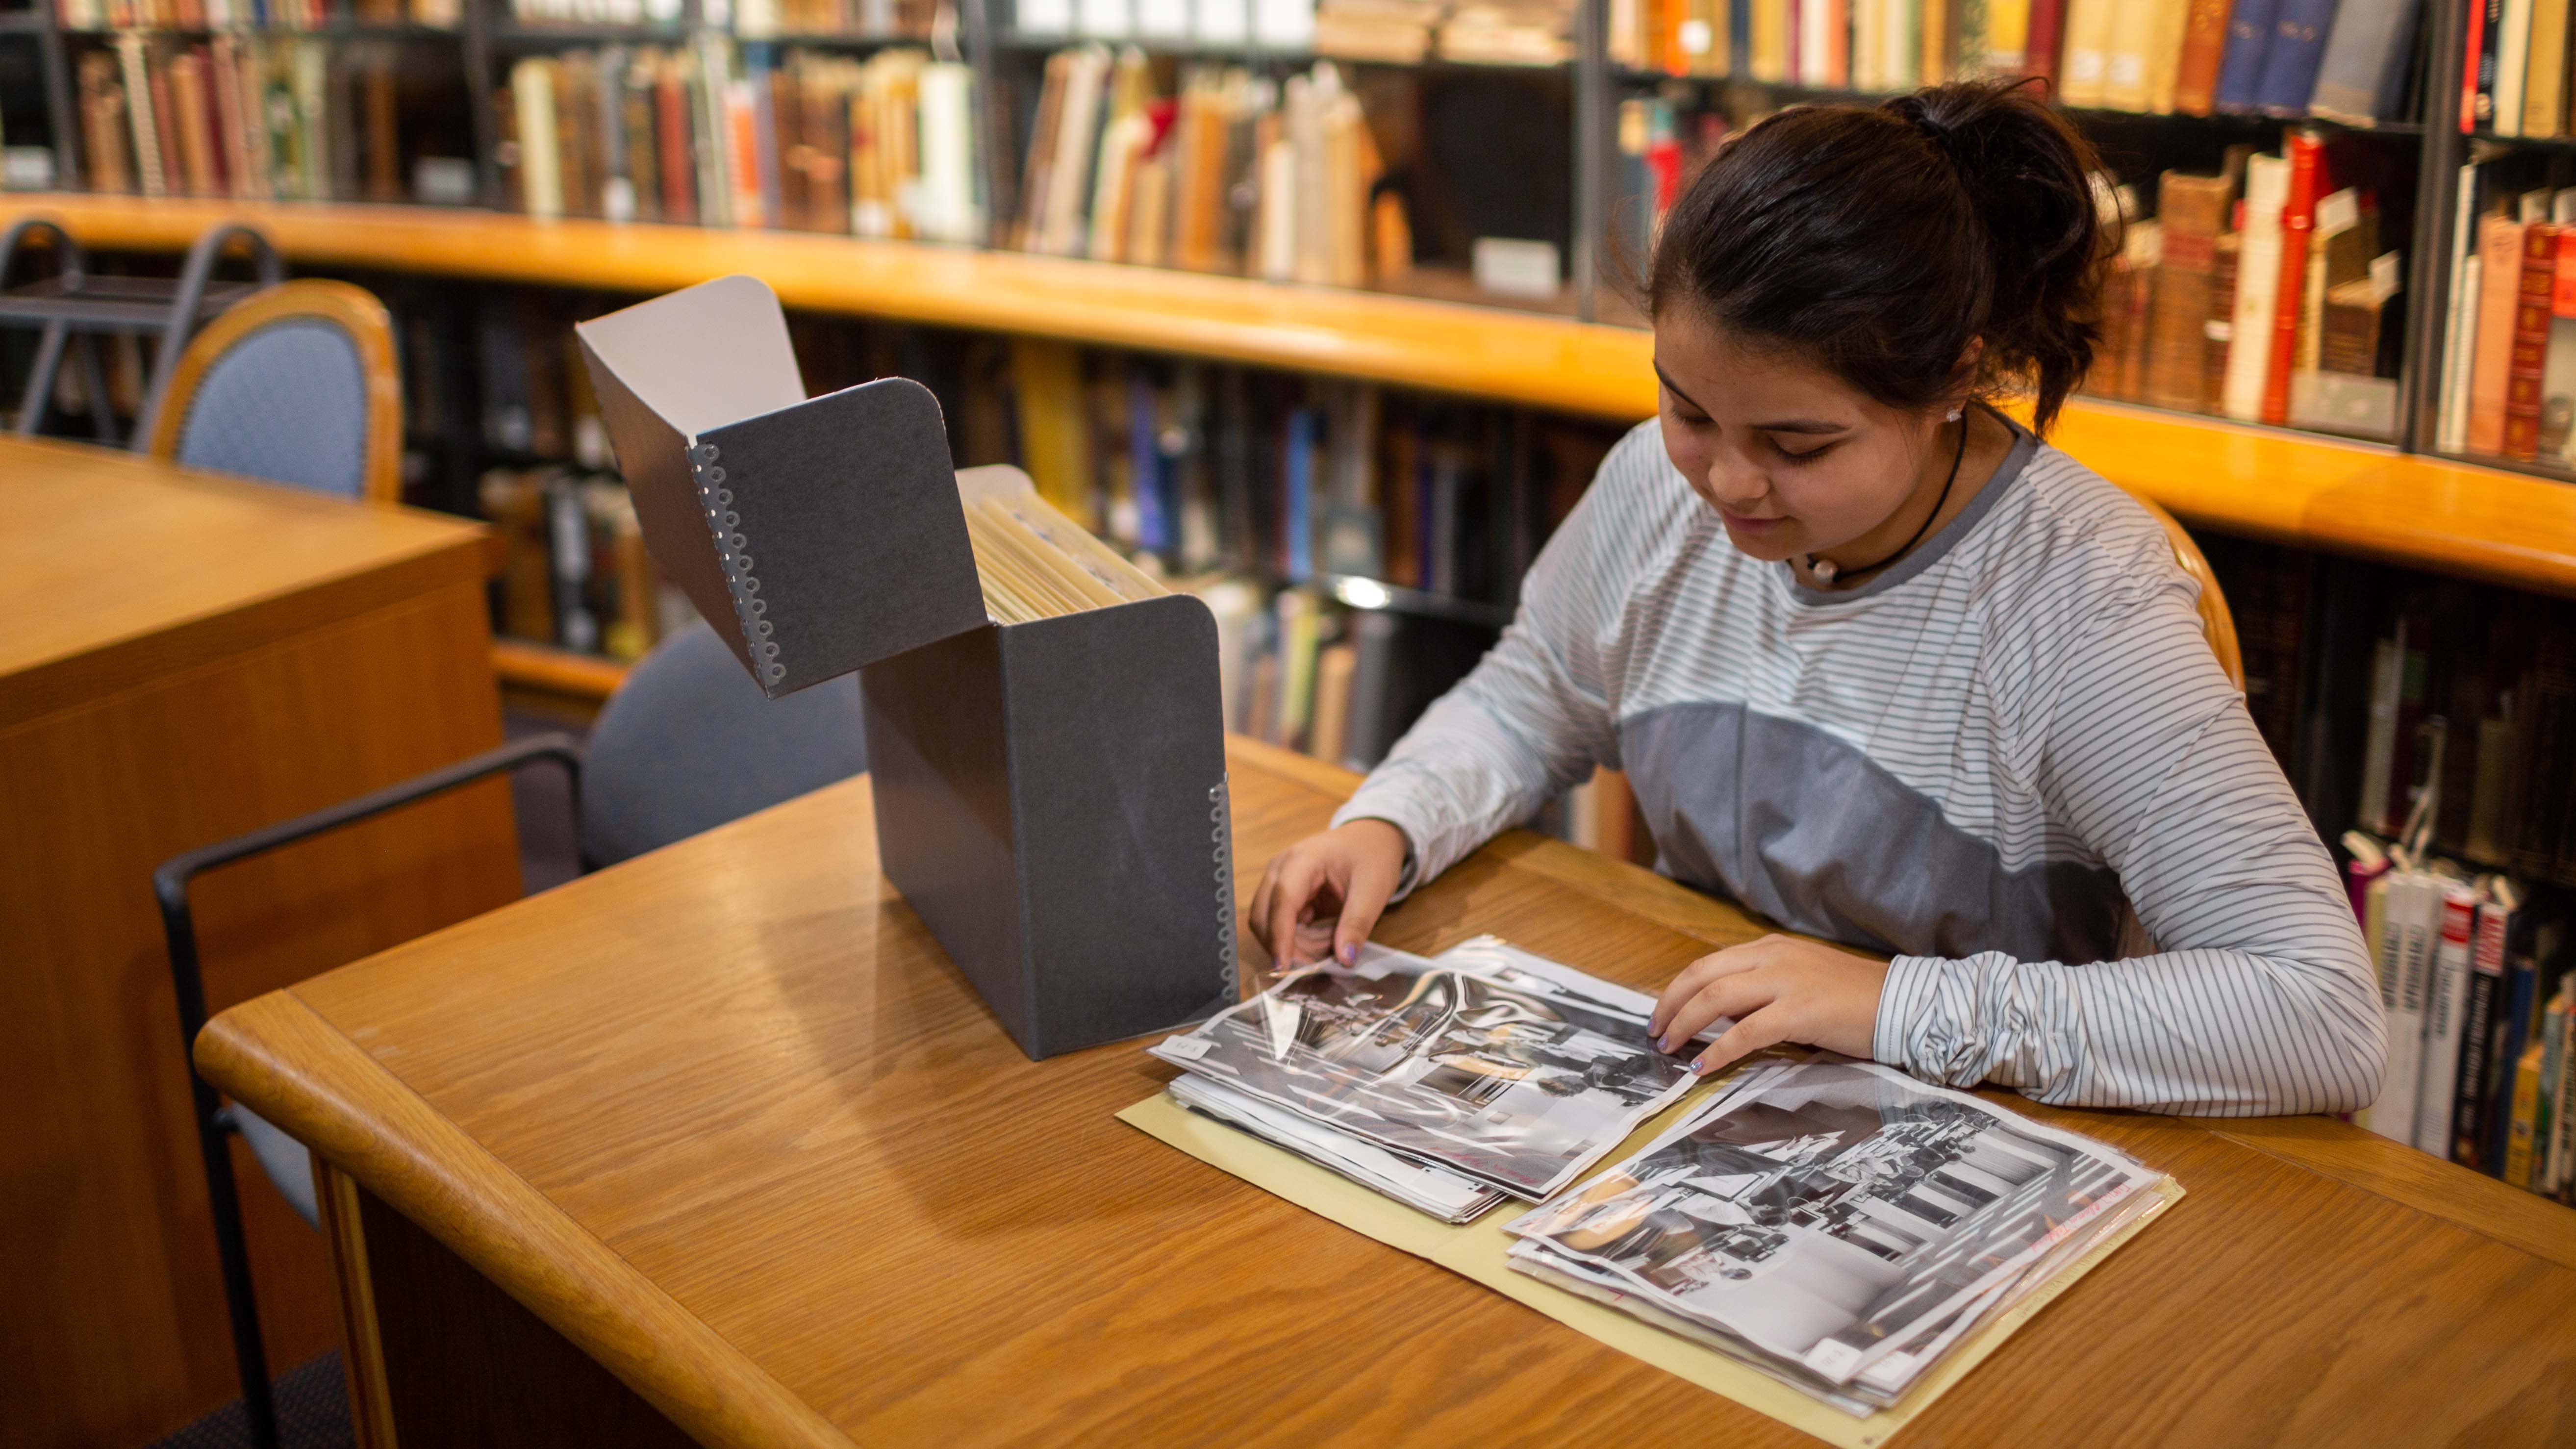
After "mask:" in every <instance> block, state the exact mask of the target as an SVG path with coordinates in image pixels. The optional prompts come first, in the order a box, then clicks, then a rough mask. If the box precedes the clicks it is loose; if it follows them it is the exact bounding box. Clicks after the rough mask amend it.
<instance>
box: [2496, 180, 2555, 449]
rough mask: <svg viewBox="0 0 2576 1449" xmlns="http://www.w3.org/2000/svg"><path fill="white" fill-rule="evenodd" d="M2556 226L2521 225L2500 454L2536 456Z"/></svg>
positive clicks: (2552, 287)
mask: <svg viewBox="0 0 2576 1449" xmlns="http://www.w3.org/2000/svg"><path fill="white" fill-rule="evenodd" d="M2559 231H2560V228H2558V227H2554V226H2547V225H2543V224H2541V223H2537V222H2535V223H2533V224H2532V225H2530V226H2527V227H2525V228H2523V245H2522V274H2521V279H2520V282H2519V284H2518V285H2517V287H2516V289H2515V290H2516V293H2517V298H2516V301H2515V304H2514V311H2513V351H2512V354H2511V357H2510V360H2509V366H2508V371H2507V373H2506V375H2505V395H2504V455H2505V456H2506V457H2508V458H2514V459H2519V460H2521V461H2523V462H2529V461H2531V460H2532V459H2534V458H2536V457H2538V456H2539V454H2540V385H2541V379H2542V377H2543V375H2544V374H2545V373H2546V372H2547V370H2548V366H2549V322H2550V309H2551V302H2552V293H2553V290H2554V281H2555V277H2556V273H2557V266H2558V235H2559Z"/></svg>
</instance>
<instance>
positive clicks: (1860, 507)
mask: <svg viewBox="0 0 2576 1449" xmlns="http://www.w3.org/2000/svg"><path fill="white" fill-rule="evenodd" d="M1655 374H1656V378H1657V380H1658V382H1659V384H1660V386H1659V387H1658V388H1657V392H1658V394H1659V395H1660V401H1659V403H1658V406H1657V414H1658V418H1659V421H1660V422H1661V423H1662V425H1663V430H1664V451H1665V452H1666V453H1667V454H1669V455H1670V456H1671V458H1672V460H1673V466H1674V467H1676V468H1679V469H1680V470H1681V471H1682V476H1683V477H1685V478H1688V479H1689V480H1690V484H1691V488H1692V489H1693V490H1694V491H1696V492H1697V493H1698V494H1699V496H1700V497H1701V498H1703V499H1705V500H1707V502H1708V505H1709V506H1710V507H1711V508H1714V509H1716V510H1717V513H1718V516H1719V517H1720V518H1721V519H1723V520H1724V521H1725V523H1726V536H1727V538H1728V539H1729V540H1731V541H1732V542H1733V543H1734V544H1735V546H1736V547H1737V548H1738V549H1740V550H1742V551H1743V552H1745V553H1747V554H1750V555H1751V556H1753V557H1755V558H1758V559H1763V560H1766V561H1771V560H1779V559H1786V558H1793V557H1796V556H1799V555H1802V554H1810V555H1812V554H1828V553H1830V552H1831V551H1832V550H1834V549H1836V548H1838V547H1840V546H1842V545H1844V544H1848V543H1851V542H1853V541H1854V540H1858V539H1862V538H1863V537H1864V536H1865V535H1867V534H1869V533H1870V532H1871V531H1872V530H1874V529H1877V528H1878V527H1879V526H1880V525H1882V524H1884V523H1886V522H1887V521H1888V520H1889V518H1890V517H1891V516H1892V515H1893V514H1894V513H1895V512H1896V510H1897V509H1898V507H1899V506H1900V505H1902V504H1903V503H1904V502H1905V500H1906V498H1907V497H1908V496H1909V495H1911V494H1912V493H1913V492H1914V490H1915V487H1916V484H1917V480H1918V478H1919V477H1920V476H1921V473H1922V469H1923V458H1924V453H1925V450H1926V447H1927V445H1928V444H1929V442H1930V440H1931V437H1932V432H1933V429H1934V428H1935V427H1936V426H1937V425H1938V421H1939V417H1940V415H1939V414H1938V413H1934V414H1930V415H1916V414H1911V413H1906V412H1901V411H1898V410H1897V409H1894V408H1890V407H1886V406H1884V405H1882V404H1880V403H1877V402H1874V401H1872V400H1871V399H1869V398H1867V397H1865V396H1863V395H1861V394H1860V393H1858V392H1855V391H1853V390H1852V389H1851V387H1850V386H1849V385H1847V384H1845V383H1844V382H1843V381H1842V380H1841V379H1839V378H1836V377H1834V376H1833V375H1832V374H1830V373H1827V372H1823V371H1821V370H1819V369H1817V368H1815V367H1813V366H1810V365H1809V364H1807V363H1805V362H1802V361H1799V360H1797V359H1796V358H1794V357H1792V356H1790V355H1789V354H1786V353H1782V352H1778V351H1774V350H1770V349H1764V348H1759V347H1745V346H1741V345H1739V344H1737V343H1736V342H1735V341H1734V340H1733V339H1732V338H1730V337H1729V336H1728V335H1727V334H1726V333H1725V332H1724V331H1722V330H1721V329H1719V328H1718V327H1717V326H1716V324H1714V323H1712V322H1710V321H1708V320H1707V319H1706V318H1704V317H1702V316H1700V315H1698V314H1697V312H1696V310H1695V309H1692V308H1687V307H1677V308H1674V309H1672V310H1671V313H1670V315H1668V316H1666V317H1663V318H1659V319H1657V321H1656V323H1655ZM1890 546H1891V547H1893V546H1896V545H1895V544H1894V543H1891V544H1890ZM1842 562H1844V563H1846V564H1847V565H1848V564H1851V563H1855V562H1858V560H1842Z"/></svg>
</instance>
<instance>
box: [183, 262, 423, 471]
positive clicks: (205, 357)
mask: <svg viewBox="0 0 2576 1449" xmlns="http://www.w3.org/2000/svg"><path fill="white" fill-rule="evenodd" d="M306 318H311V319H319V320H321V321H324V322H329V323H331V324H333V325H335V326H337V327H338V328H339V329H340V330H341V331H343V332H345V333H347V334H348V336H349V341H350V342H351V343H352V344H354V345H355V346H356V347H357V349H358V363H359V366H360V367H361V368H362V369H363V370H364V372H365V374H366V387H367V441H366V462H365V471H364V474H363V477H364V484H363V487H362V489H361V493H362V496H364V497H365V498H366V499H367V500H368V501H369V502H372V503H400V502H401V501H402V429H403V420H402V373H401V372H400V370H399V369H398V368H397V367H396V366H395V364H394V328H393V319H392V318H391V317H390V316H388V315H387V314H386V312H385V304H384V303H382V302H379V301H377V300H376V298H375V296H374V295H373V294H372V293H370V292H368V291H367V290H365V289H364V288H362V287H353V286H351V285H349V284H348V283H347V282H332V281H320V280H308V281H296V282H281V283H279V284H278V285H277V286H274V287H270V288H268V289H267V290H265V291H262V292H260V293H258V294H257V295H255V296H252V297H250V298H247V299H245V300H244V301H242V302H240V303H239V304H237V305H235V306H234V307H233V308H232V309H231V310H230V311H228V312H226V313H224V314H223V315H222V316H220V317H217V318H216V319H215V320H214V321H212V322H210V323H207V324H206V327H205V329H204V330H203V331H201V332H199V333H198V334H197V335H196V337H195V338H194V339H193V340H192V341H190V342H189V344H188V349H187V351H185V352H183V353H181V354H180V357H179V365H178V367H177V368H176V369H175V370H173V371H172V373H171V375H170V389H169V392H168V393H167V394H165V395H164V396H163V398H162V400H161V407H160V410H159V411H158V412H156V413H155V414H154V415H153V418H152V426H151V429H150V431H149V432H148V433H147V434H145V436H144V439H143V451H144V452H146V453H149V454H151V455H152V456H153V457H155V458H169V459H175V458H176V457H177V455H178V452H179V430H180V428H181V427H182V426H184V425H185V424H186V422H187V419H188V408H189V405H190V404H191V403H192V402H193V401H195V399H196V395H197V386H198V384H199V383H201V382H203V381H204V380H205V376H206V371H207V369H209V368H211V367H213V366H214V364H215V360H216V359H217V358H219V357H221V356H223V355H224V353H226V352H227V351H229V350H231V348H232V347H233V345H234V344H235V343H238V342H240V341H241V340H243V339H244V338H246V337H249V336H250V335H251V334H252V333H255V332H257V331H258V330H259V329H261V328H263V327H268V326H272V325H274V324H276V323H280V322H287V321H294V320H298V319H306Z"/></svg>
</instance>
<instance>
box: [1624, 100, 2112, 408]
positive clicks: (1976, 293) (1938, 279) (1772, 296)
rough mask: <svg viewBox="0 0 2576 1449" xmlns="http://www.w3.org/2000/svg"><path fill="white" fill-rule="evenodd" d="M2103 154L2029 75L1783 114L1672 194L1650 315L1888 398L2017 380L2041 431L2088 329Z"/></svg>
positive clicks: (2096, 288) (2087, 360)
mask: <svg viewBox="0 0 2576 1449" xmlns="http://www.w3.org/2000/svg"><path fill="white" fill-rule="evenodd" d="M2095 164H2096V163H2095V162H2094V159H2093V152H2092V149H2091V148H2090V147H2088V146H2087V145H2086V144H2085V143H2084V140H2083V138H2082V137H2080V136H2078V135H2077V134H2076V133H2075V131H2074V130H2073V128H2071V127H2070V126H2068V124H2067V123H2066V121H2065V119H2064V118H2063V117H2062V116H2060V115H2058V114H2057V113H2056V112H2055V111H2053V110H2051V109H2050V108H2049V106H2048V105H2047V103H2046V102H2045V101H2043V100H2042V99H2041V98H2040V96H2039V95H2038V94H2037V92H2036V90H2035V89H2034V87H2033V85H2032V83H2029V82H1991V81H1984V82H1961V83H1955V84H1951V85H1942V86H1932V87H1929V88H1927V89H1924V90H1920V91H1916V92H1915V93H1913V94H1911V95H1905V96H1898V97H1896V98H1895V99H1893V100H1890V101H1888V102H1886V103H1885V104H1883V105H1880V106H1878V107H1875V108H1863V107H1859V106H1802V107H1795V108H1792V109H1790V110H1786V111H1782V112H1780V113H1778V114H1776V115H1774V116H1772V117H1771V118H1770V119H1768V120H1765V121H1763V122H1762V123H1761V124H1759V125H1757V126H1754V127H1752V128H1751V129H1750V130H1747V131H1745V132H1743V133H1742V134H1741V135H1740V136H1738V137H1737V138H1735V142H1734V144H1732V145H1730V146H1728V147H1726V148H1725V149H1723V150H1721V151H1720V152H1719V153H1718V154H1717V156H1716V157H1715V158H1713V159H1712V160H1711V161H1710V162H1709V163H1708V164H1707V165H1706V166H1705V167H1703V168H1702V169H1701V171H1700V174H1699V175H1698V177H1696V178H1695V179H1694V180H1693V181H1692V182H1691V184H1690V186H1689V188H1688V189H1687V190H1686V191H1685V192H1684V194H1683V195H1682V197H1681V198H1680V199H1679V200H1678V201H1677V202H1676V203H1675V205H1674V207H1673V210H1672V212H1671V214H1670V215H1669V216H1668V217H1667V218H1666V220H1665V222H1664V229H1663V235H1662V237H1661V239H1660V240H1659V241H1658V243H1657V245H1656V248H1655V255H1654V261H1653V265H1652V267H1651V269H1650V271H1649V275H1648V279H1647V287H1646V297H1645V302H1646V308H1647V312H1648V315H1650V316H1652V315H1659V314H1660V313H1661V312H1662V310H1663V309H1664V308H1665V307H1667V306H1671V305H1673V304H1675V303H1677V302H1686V303H1688V304H1691V305H1695V306H1698V307H1700V308H1703V309H1705V310H1706V312H1707V315H1708V316H1709V317H1710V318H1711V319H1712V320H1714V321H1715V322H1717V323H1718V324H1719V325H1720V326H1721V327H1723V328H1725V329H1727V330H1729V331H1732V332H1739V333H1743V334H1746V335H1749V336H1752V337H1758V338H1762V339H1765V340H1768V341H1771V342H1775V343H1781V344H1785V345H1787V346H1790V347H1792V348H1796V349H1799V350H1801V351H1804V352H1806V353H1807V354H1808V355H1810V356H1812V357H1814V358H1815V359H1816V360H1817V361H1818V362H1820V363H1822V364H1823V365H1824V366H1826V367H1828V368H1829V369H1831V370H1833V371H1834V372H1836V373H1837V374H1838V375H1840V376H1841V377H1843V378H1844V379H1845V380H1846V381H1848V382H1850V383H1852V384H1853V385H1854V386H1856V387H1858V388H1859V389H1860V390H1862V391H1863V392H1865V393H1867V394H1868V395H1869V396H1871V397H1873V398H1876V399H1878V400H1879V401H1881V402H1883V403H1886V404H1889V405H1891V406H1897V407H1904V408H1910V409H1922V408H1930V407H1934V406H1946V405H1947V404H1949V403H1951V402H1955V401H1959V400H1961V399H1963V398H1965V397H1967V396H1971V395H1979V394H1988V393H1992V392H1995V391H1997V390H2000V389H2002V388H2004V387H2006V386H2009V385H2011V384H2014V383H2016V382H2027V383H2028V384H2029V385H2030V386H2031V388H2032V389H2033V390H2034V391H2035V392H2036V393H2037V404H2038V405H2037V408H2036V415H2037V422H2038V425H2039V426H2040V427H2041V428H2042V429H2045V428H2046V427H2047V426H2048V424H2049V422H2050V421H2051V420H2052V419H2053V418H2054V417H2055V416H2056V414H2057V410H2058V407H2059V405H2060V404H2061V403H2063V402H2064V401H2065V399H2066V395H2067V394H2068V393H2070V392H2072V391H2074V389H2075V385H2076V384H2077V383H2078V382H2080V381H2082V379H2083V376H2084V373H2085V370H2086V369H2087V368H2088V367H2089V366H2091V364H2092V360H2093V346H2094V343H2095V341H2096V339H2097V338H2098V337H2099V335H2100V310H2101V303H2100V292H2101V275H2102V264H2103V262H2104V261H2106V260H2107V259H2108V257H2109V255H2110V250H2111V248H2110V241H2111V238H2110V235H2109V229H2108V228H2107V227H2106V226H2105V224H2104V223H2103V221H2102V220H2101V219H2100V218H2099V217H2098V216H2097V214H2096V211H2095V207H2094V201H2093V183H2092V180H2091V172H2092V171H2093V170H2094V169H2095ZM1978 343H1982V344H1983V345H1982V346H1976V345H1974V344H1978ZM1963 364H1964V366H1963Z"/></svg>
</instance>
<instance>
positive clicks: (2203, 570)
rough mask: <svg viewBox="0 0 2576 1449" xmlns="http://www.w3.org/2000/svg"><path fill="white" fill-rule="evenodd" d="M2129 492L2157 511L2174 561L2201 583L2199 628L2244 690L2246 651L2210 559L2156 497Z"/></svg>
mask: <svg viewBox="0 0 2576 1449" xmlns="http://www.w3.org/2000/svg"><path fill="white" fill-rule="evenodd" d="M2129 496H2130V497H2132V498H2136V499H2137V500H2138V503H2139V506H2141V507H2143V508H2145V509H2146V510H2147V512H2149V513H2151V514H2154V515H2155V519H2156V522H2158V523H2160V524H2162V525H2164V530H2165V541H2166V542H2168V543H2170V544H2172V545H2173V555H2174V562H2175V563H2178V564H2180V565H2182V571H2183V572H2184V573H2187V574H2189V575H2191V578H2192V582H2194V583H2196V584H2198V585H2200V632H2201V634H2202V636H2203V637H2205V638H2207V639H2208V640H2209V652H2210V653H2212V654H2215V655H2217V656H2218V667H2219V668H2221V669H2224V670H2226V671H2227V682H2228V683H2230V684H2233V685H2235V686H2236V692H2237V693H2238V694H2243V693H2244V692H2245V655H2244V651H2243V650H2241V649H2240V648H2239V647H2238V646H2237V643H2236V616H2235V614H2233V613H2232V612H2230V611H2229V610H2228V607H2227V595H2226V594H2225V593H2223V592H2221V591H2220V590H2219V587H2218V576H2217V575H2216V574H2213V573H2211V572H2210V571H2209V559H2208V558H2207V556H2205V555H2204V554H2202V553H2201V551H2200V545H2199V544H2197V543H2194V542H2193V541H2192V537H2191V535H2190V534H2189V533H2186V532H2184V531H2183V526H2182V524H2181V523H2180V522H2178V521H2177V520H2176V519H2175V518H2174V516H2173V515H2172V514H2170V513H2167V512H2165V511H2164V509H2163V507H2161V506H2160V505H2158V504H2157V503H2156V502H2155V500H2153V499H2151V498H2143V497H2139V495H2137V494H2135V493H2132V494H2130V495H2129Z"/></svg>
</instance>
